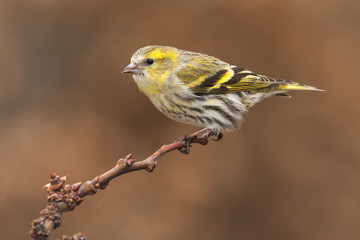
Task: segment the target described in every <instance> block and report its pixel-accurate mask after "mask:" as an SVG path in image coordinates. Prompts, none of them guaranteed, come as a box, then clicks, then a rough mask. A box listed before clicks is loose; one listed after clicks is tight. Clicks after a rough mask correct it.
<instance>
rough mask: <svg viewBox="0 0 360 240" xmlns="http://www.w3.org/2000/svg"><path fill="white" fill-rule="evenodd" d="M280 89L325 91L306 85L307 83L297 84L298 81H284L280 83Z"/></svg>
mask: <svg viewBox="0 0 360 240" xmlns="http://www.w3.org/2000/svg"><path fill="white" fill-rule="evenodd" d="M280 90H285V91H287V90H310V91H325V90H322V89H319V88H316V87H312V86H308V85H303V84H299V83H295V82H292V83H286V84H283V85H280Z"/></svg>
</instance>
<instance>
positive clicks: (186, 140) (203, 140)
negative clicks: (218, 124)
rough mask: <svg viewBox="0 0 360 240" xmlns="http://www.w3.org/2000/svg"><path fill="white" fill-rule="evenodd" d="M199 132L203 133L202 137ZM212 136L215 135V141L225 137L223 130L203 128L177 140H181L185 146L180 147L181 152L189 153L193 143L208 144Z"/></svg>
mask: <svg viewBox="0 0 360 240" xmlns="http://www.w3.org/2000/svg"><path fill="white" fill-rule="evenodd" d="M199 134H201V136H200V137H198V135H199ZM211 136H214V139H213V140H214V141H219V140H220V139H221V138H222V137H223V135H222V133H221V132H218V131H214V130H212V129H208V128H203V129H200V130H199V131H196V132H194V133H191V134H189V135H186V136H183V137H181V138H179V139H178V140H177V141H181V142H182V143H183V146H182V147H181V148H179V151H180V152H181V153H184V154H188V153H189V152H190V147H191V143H199V144H201V145H206V144H207V143H208V138H209V137H211Z"/></svg>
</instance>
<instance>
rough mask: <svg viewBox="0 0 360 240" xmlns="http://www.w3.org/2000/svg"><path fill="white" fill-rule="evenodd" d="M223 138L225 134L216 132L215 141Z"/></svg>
mask: <svg viewBox="0 0 360 240" xmlns="http://www.w3.org/2000/svg"><path fill="white" fill-rule="evenodd" d="M222 138H223V134H222V133H221V132H219V133H216V134H214V137H213V141H219V140H221V139H222Z"/></svg>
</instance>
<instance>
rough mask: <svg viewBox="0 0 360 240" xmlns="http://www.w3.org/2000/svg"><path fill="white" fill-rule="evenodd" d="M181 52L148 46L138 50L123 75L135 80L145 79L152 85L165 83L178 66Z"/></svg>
mask: <svg viewBox="0 0 360 240" xmlns="http://www.w3.org/2000/svg"><path fill="white" fill-rule="evenodd" d="M178 57H179V50H178V49H176V48H173V47H164V46H147V47H143V48H140V49H139V50H137V51H136V52H135V53H134V55H133V56H132V57H131V63H130V64H129V65H128V66H127V67H125V68H124V70H123V71H122V72H123V73H132V74H133V75H134V78H135V79H136V78H137V77H145V78H146V79H147V81H150V82H152V83H163V82H164V81H166V79H167V77H168V76H169V74H170V72H171V71H172V70H173V69H174V68H175V67H176V66H177V62H178Z"/></svg>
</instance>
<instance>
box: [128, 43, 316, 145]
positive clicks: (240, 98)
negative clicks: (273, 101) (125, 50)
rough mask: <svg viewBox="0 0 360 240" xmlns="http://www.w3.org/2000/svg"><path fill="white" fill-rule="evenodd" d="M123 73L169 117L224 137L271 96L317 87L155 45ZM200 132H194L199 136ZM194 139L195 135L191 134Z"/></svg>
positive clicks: (134, 57)
mask: <svg viewBox="0 0 360 240" xmlns="http://www.w3.org/2000/svg"><path fill="white" fill-rule="evenodd" d="M122 72H123V73H131V74H132V76H133V78H134V80H135V82H136V84H137V86H138V88H139V89H140V91H141V92H143V93H144V94H145V95H146V96H147V97H148V98H149V99H150V100H151V102H152V103H153V104H154V106H155V107H156V108H157V109H158V110H159V111H160V112H162V113H163V114H164V115H166V116H167V117H169V118H171V119H173V120H175V121H177V122H180V123H185V124H190V125H195V126H199V127H202V129H201V130H200V131H199V132H203V133H204V134H203V136H204V137H209V136H214V137H215V138H216V137H217V139H220V138H222V136H223V133H228V132H232V131H234V130H236V129H238V128H240V126H241V124H242V122H243V119H244V116H245V115H246V113H247V112H248V109H249V108H251V107H252V106H254V104H256V103H258V102H260V101H261V100H263V99H264V98H267V97H270V96H283V97H290V96H289V95H288V94H287V92H288V91H290V90H314V91H323V90H321V89H318V88H316V87H312V86H309V85H304V84H299V83H296V82H292V81H287V80H283V79H278V78H272V77H267V76H265V75H259V74H256V73H254V72H252V71H250V70H247V69H244V68H241V67H237V66H235V65H231V64H229V63H227V62H224V61H222V60H220V59H218V58H216V57H212V56H209V55H206V54H202V53H197V52H192V51H186V50H181V49H178V48H175V47H169V46H160V45H151V46H146V47H142V48H140V49H138V50H137V51H136V52H135V53H134V54H133V55H132V57H131V62H130V64H129V65H128V66H126V67H125V68H124V69H123V71H122ZM199 132H196V134H198V133H199ZM193 136H194V135H193Z"/></svg>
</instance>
